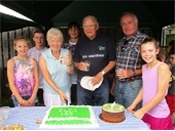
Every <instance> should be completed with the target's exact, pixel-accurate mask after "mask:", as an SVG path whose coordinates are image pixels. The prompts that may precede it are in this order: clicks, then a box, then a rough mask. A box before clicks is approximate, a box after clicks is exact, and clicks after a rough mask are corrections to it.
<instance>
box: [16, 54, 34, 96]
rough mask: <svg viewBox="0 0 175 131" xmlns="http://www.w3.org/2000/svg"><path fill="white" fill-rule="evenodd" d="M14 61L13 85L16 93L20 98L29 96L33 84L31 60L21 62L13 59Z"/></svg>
mask: <svg viewBox="0 0 175 131" xmlns="http://www.w3.org/2000/svg"><path fill="white" fill-rule="evenodd" d="M14 60H15V64H14V74H15V85H16V87H17V89H18V92H19V94H20V95H21V96H28V95H31V94H32V92H33V88H34V84H35V80H34V64H33V59H32V58H30V57H29V58H28V59H27V60H22V59H19V58H17V57H14Z"/></svg>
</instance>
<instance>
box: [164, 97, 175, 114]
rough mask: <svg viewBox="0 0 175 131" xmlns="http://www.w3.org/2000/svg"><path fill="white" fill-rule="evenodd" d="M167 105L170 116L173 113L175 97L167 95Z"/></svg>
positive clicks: (174, 110)
mask: <svg viewBox="0 0 175 131" xmlns="http://www.w3.org/2000/svg"><path fill="white" fill-rule="evenodd" d="M166 100H167V104H168V106H169V108H170V113H171V115H172V114H173V113H174V112H175V96H174V95H170V94H168V95H167V96H166Z"/></svg>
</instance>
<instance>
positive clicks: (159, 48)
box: [141, 37, 166, 61]
mask: <svg viewBox="0 0 175 131" xmlns="http://www.w3.org/2000/svg"><path fill="white" fill-rule="evenodd" d="M148 42H153V43H154V45H155V47H156V49H158V50H159V53H158V54H157V59H158V60H160V61H163V59H162V56H165V57H166V54H165V52H164V50H163V49H162V48H161V47H160V46H159V42H158V41H157V40H156V39H154V38H152V37H147V38H145V39H144V41H143V42H142V43H141V45H143V44H146V43H148Z"/></svg>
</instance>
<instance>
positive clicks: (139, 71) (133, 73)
mask: <svg viewBox="0 0 175 131" xmlns="http://www.w3.org/2000/svg"><path fill="white" fill-rule="evenodd" d="M121 71H122V75H119V74H117V72H116V75H117V76H118V77H119V79H125V78H130V77H133V76H136V75H141V74H142V69H141V68H140V69H136V70H134V71H133V70H124V69H121Z"/></svg>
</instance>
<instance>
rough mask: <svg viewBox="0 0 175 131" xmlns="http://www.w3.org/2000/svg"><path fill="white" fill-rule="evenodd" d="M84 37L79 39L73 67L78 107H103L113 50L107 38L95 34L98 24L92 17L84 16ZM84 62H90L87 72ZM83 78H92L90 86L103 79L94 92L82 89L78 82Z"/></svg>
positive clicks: (107, 96) (106, 99)
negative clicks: (76, 79)
mask: <svg viewBox="0 0 175 131" xmlns="http://www.w3.org/2000/svg"><path fill="white" fill-rule="evenodd" d="M82 24H83V25H82V27H83V31H84V34H85V37H83V38H81V39H79V41H78V43H77V45H76V48H75V54H74V57H73V59H74V65H75V67H76V68H77V69H78V72H77V75H78V81H77V102H78V105H92V103H94V104H95V105H103V104H105V103H107V102H108V100H109V80H108V76H107V75H108V72H109V71H110V70H111V69H112V68H113V67H114V66H115V59H116V58H115V48H114V45H113V44H112V42H111V40H110V39H109V37H107V36H102V35H100V34H98V33H97V30H98V29H99V24H98V22H97V19H96V18H95V17H94V16H86V17H85V18H84V19H83V22H82ZM84 61H89V62H90V69H89V71H87V70H86V66H85V63H84ZM84 76H91V77H93V79H92V81H91V84H92V85H96V84H98V83H100V81H101V80H102V79H103V82H102V84H101V85H100V87H99V88H97V89H95V90H94V91H91V90H87V89H84V88H83V87H82V86H81V84H80V81H81V79H82V78H83V77H84Z"/></svg>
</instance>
